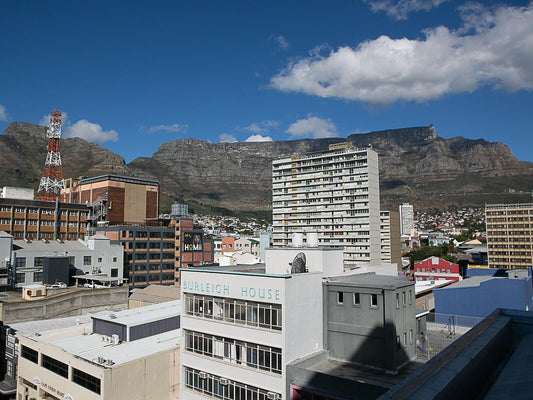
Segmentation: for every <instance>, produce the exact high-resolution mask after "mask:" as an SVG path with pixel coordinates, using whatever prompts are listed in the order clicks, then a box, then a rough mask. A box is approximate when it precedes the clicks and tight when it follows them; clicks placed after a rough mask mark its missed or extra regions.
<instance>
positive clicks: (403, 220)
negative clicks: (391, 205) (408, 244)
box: [399, 203, 415, 236]
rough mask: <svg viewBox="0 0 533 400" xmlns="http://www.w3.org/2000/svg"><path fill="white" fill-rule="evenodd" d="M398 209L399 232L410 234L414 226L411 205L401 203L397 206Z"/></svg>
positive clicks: (404, 234)
mask: <svg viewBox="0 0 533 400" xmlns="http://www.w3.org/2000/svg"><path fill="white" fill-rule="evenodd" d="M399 211H400V233H401V235H402V236H410V235H411V229H414V228H415V222H414V212H413V206H412V205H411V204H409V203H403V204H402V205H401V206H400V207H399Z"/></svg>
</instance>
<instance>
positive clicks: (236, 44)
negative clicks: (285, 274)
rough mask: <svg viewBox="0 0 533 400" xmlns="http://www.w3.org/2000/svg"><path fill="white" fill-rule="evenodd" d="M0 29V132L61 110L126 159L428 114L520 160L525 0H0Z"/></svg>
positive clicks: (335, 133)
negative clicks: (0, 0)
mask: <svg viewBox="0 0 533 400" xmlns="http://www.w3.org/2000/svg"><path fill="white" fill-rule="evenodd" d="M0 33H1V35H2V37H3V38H12V39H11V40H7V39H4V40H3V41H1V42H0V51H1V53H2V55H3V57H2V61H0V73H1V74H2V77H3V78H4V79H3V84H2V90H1V91H0V131H2V132H3V130H4V129H5V128H6V127H7V125H8V124H9V123H10V122H13V121H25V122H30V123H40V124H46V123H47V119H46V118H47V116H48V115H49V113H50V111H51V110H52V109H54V108H58V109H60V110H61V111H63V112H64V113H65V114H66V121H65V124H64V127H63V137H73V136H78V137H82V138H84V139H86V140H88V141H91V142H96V143H98V144H100V145H101V146H103V147H104V148H107V149H109V150H111V151H113V152H115V153H117V154H119V155H121V156H123V157H124V158H125V159H126V162H130V161H132V160H133V159H135V158H137V157H150V156H151V155H152V154H153V153H154V152H155V151H157V148H158V147H159V146H160V145H161V144H162V143H165V142H169V141H172V140H176V139H182V138H189V137H194V138H198V139H203V140H207V141H210V142H213V143H214V142H224V141H240V142H244V141H265V140H290V139H301V138H321V137H347V136H348V135H350V134H357V133H365V132H370V131H379V130H385V129H396V128H404V127H411V126H427V125H430V124H433V125H434V126H435V128H436V133H437V134H438V135H439V136H442V137H444V138H450V137H455V136H464V137H466V138H469V139H480V138H482V139H485V140H488V141H491V142H502V143H505V144H507V145H508V146H509V147H510V148H511V150H512V152H513V154H514V155H515V156H516V157H518V158H519V159H520V160H523V161H533V156H532V155H531V154H530V152H529V151H528V149H529V145H530V144H531V143H532V140H531V135H530V130H531V125H532V123H533V117H532V116H531V112H530V109H531V105H532V104H533V101H532V100H533V96H532V92H531V89H532V88H533V75H532V74H531V69H530V65H531V64H532V63H533V60H532V57H533V5H532V3H530V2H529V1H486V2H484V3H483V5H481V4H479V3H472V2H465V1H455V0H432V1H427V2H420V1H416V0H402V1H392V0H362V1H355V0H354V1H340V2H335V3H333V4H326V3H323V2H318V1H311V2H301V1H297V2H290V3H286V2H280V1H274V2H268V3H267V2H256V3H247V2H240V1H239V2H232V3H230V4H225V3H224V4H223V3H219V2H213V1H202V2H194V3H176V4H174V3H171V2H164V1H158V2H155V3H153V2H152V3H150V4H148V3H145V2H134V3H126V2H122V1H118V2H113V3H108V2H103V1H93V2H90V3H84V2H70V1H56V2H54V3H36V2H30V1H23V2H7V3H6V4H4V5H3V10H2V15H0Z"/></svg>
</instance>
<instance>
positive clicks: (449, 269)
mask: <svg viewBox="0 0 533 400" xmlns="http://www.w3.org/2000/svg"><path fill="white" fill-rule="evenodd" d="M415 271H416V272H436V273H437V274H440V272H441V269H440V268H424V267H417V268H415ZM442 273H443V274H444V273H448V274H451V273H452V269H451V268H448V269H445V268H442Z"/></svg>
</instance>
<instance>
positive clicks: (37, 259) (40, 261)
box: [33, 257, 43, 267]
mask: <svg viewBox="0 0 533 400" xmlns="http://www.w3.org/2000/svg"><path fill="white" fill-rule="evenodd" d="M33 266H34V267H42V266H43V257H35V258H34V259H33Z"/></svg>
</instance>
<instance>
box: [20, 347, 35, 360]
mask: <svg viewBox="0 0 533 400" xmlns="http://www.w3.org/2000/svg"><path fill="white" fill-rule="evenodd" d="M20 356H21V357H22V358H25V359H26V360H30V361H31V362H32V363H35V364H37V362H38V360H39V353H38V352H37V350H33V349H32V348H30V347H26V346H24V345H22V346H21V350H20Z"/></svg>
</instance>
